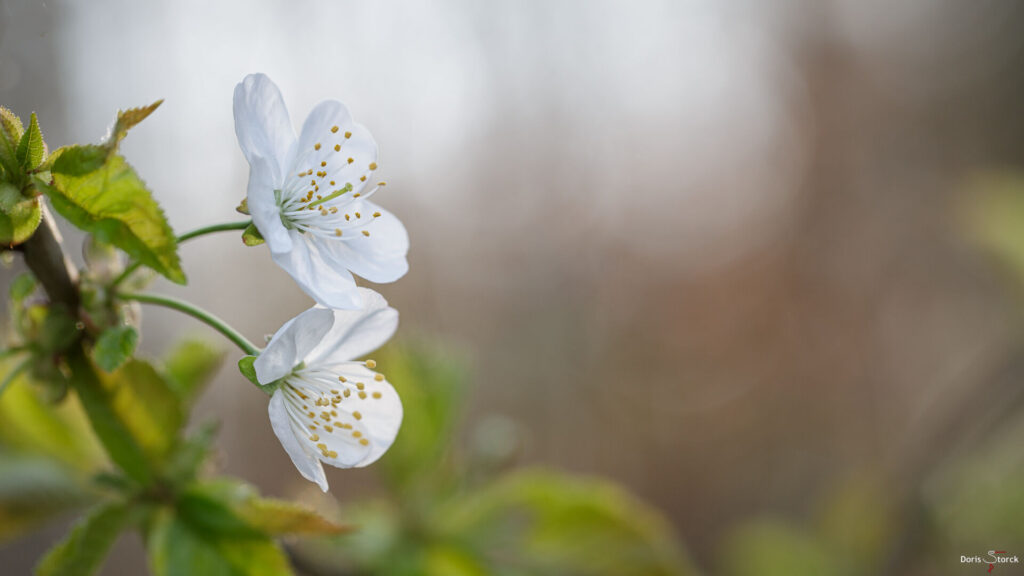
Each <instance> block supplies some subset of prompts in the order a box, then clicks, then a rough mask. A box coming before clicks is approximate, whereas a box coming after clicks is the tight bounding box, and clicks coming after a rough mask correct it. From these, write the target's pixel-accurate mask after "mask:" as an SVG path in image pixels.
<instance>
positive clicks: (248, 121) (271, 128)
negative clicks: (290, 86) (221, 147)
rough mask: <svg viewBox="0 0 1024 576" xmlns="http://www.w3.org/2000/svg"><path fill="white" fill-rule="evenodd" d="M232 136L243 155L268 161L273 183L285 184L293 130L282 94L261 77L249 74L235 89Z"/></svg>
mask: <svg viewBox="0 0 1024 576" xmlns="http://www.w3.org/2000/svg"><path fill="white" fill-rule="evenodd" d="M234 113H235V135H236V136H238V145H239V146H240V147H241V148H242V154H244V155H245V159H246V160H248V161H249V165H250V166H252V164H253V158H255V157H256V156H262V157H263V158H266V159H268V160H270V161H271V163H272V169H273V174H274V184H275V186H276V187H280V186H281V184H283V183H284V177H285V174H286V171H287V169H288V168H289V167H290V166H291V163H292V159H293V157H294V155H295V144H296V141H295V130H294V129H293V128H292V122H291V119H290V118H289V117H288V109H287V108H286V107H285V105H284V99H283V98H282V97H281V91H280V90H278V88H277V86H276V85H275V84H274V83H273V82H272V81H271V80H270V78H267V76H266V75H264V74H250V75H248V76H246V77H245V78H244V79H242V81H241V82H239V83H238V85H237V86H235V102H234Z"/></svg>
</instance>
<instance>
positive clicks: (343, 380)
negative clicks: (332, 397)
mask: <svg viewBox="0 0 1024 576" xmlns="http://www.w3.org/2000/svg"><path fill="white" fill-rule="evenodd" d="M338 382H348V380H346V379H345V377H344V376H338ZM334 392H337V390H334Z"/></svg>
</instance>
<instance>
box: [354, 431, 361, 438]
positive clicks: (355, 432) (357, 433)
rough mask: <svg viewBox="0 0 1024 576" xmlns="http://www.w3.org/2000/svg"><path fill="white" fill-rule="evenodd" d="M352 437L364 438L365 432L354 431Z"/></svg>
mask: <svg viewBox="0 0 1024 576" xmlns="http://www.w3.org/2000/svg"><path fill="white" fill-rule="evenodd" d="M352 437H353V438H362V437H363V433H362V432H360V431H359V430H355V431H353V432H352Z"/></svg>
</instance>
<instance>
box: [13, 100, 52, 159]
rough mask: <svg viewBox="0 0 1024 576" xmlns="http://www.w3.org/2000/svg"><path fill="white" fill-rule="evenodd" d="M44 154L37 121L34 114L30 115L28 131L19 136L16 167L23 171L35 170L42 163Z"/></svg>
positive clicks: (41, 134)
mask: <svg viewBox="0 0 1024 576" xmlns="http://www.w3.org/2000/svg"><path fill="white" fill-rule="evenodd" d="M45 153H46V145H45V144H43V133H42V132H41V131H40V130H39V120H38V119H37V118H36V113H35V112H33V113H32V119H31V120H30V121H29V124H28V130H25V133H24V134H22V135H21V141H20V142H18V151H17V160H18V165H19V166H21V167H22V168H23V169H25V170H35V169H36V168H38V167H39V165H40V164H42V163H43V156H44V155H45Z"/></svg>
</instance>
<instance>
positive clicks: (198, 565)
mask: <svg viewBox="0 0 1024 576" xmlns="http://www.w3.org/2000/svg"><path fill="white" fill-rule="evenodd" d="M146 549H147V551H148V552H149V566H150V571H151V572H152V573H153V576H196V575H198V574H202V575H204V576H291V574H292V570H291V568H290V567H289V566H288V560H287V559H286V558H285V556H284V553H282V552H281V549H280V548H279V547H278V546H277V544H275V543H274V542H273V541H272V540H270V539H269V538H267V537H264V536H251V537H232V536H227V535H223V534H215V533H210V532H207V531H205V530H203V528H201V527H198V526H195V525H194V524H192V523H191V522H189V521H188V520H187V519H185V518H182V517H179V516H176V515H174V513H173V512H172V511H170V510H164V511H162V513H161V514H159V515H158V516H157V517H156V518H155V520H154V522H153V525H152V526H151V527H150V530H149V533H148V538H147V540H146Z"/></svg>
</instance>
